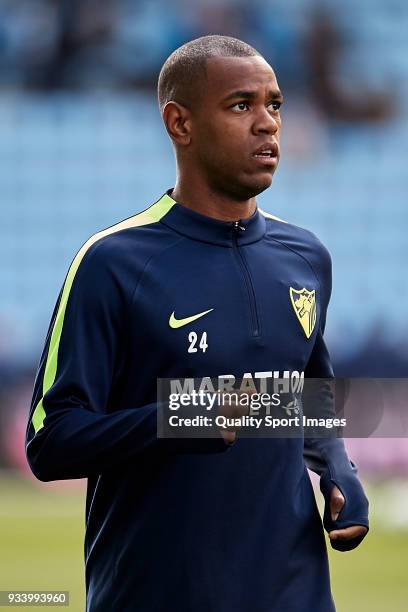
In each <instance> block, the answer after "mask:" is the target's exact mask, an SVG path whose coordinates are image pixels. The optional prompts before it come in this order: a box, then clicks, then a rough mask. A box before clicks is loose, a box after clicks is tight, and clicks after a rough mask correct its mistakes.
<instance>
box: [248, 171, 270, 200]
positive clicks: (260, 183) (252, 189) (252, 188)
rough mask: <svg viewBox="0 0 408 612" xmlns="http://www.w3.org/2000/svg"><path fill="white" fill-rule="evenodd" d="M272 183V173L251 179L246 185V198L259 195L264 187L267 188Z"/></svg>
mask: <svg viewBox="0 0 408 612" xmlns="http://www.w3.org/2000/svg"><path fill="white" fill-rule="evenodd" d="M271 185H272V174H268V175H267V176H263V177H262V178H258V180H256V181H252V182H251V184H250V185H248V186H247V190H248V193H250V195H248V198H254V197H255V196H257V195H259V194H260V193H262V192H263V191H265V189H268V187H270V186H271Z"/></svg>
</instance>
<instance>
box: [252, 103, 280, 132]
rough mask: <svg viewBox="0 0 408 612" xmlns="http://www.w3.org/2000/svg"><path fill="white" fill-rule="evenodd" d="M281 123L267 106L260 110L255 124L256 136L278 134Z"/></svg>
mask: <svg viewBox="0 0 408 612" xmlns="http://www.w3.org/2000/svg"><path fill="white" fill-rule="evenodd" d="M279 127H280V121H279V119H278V118H277V117H276V116H273V115H272V114H271V113H270V111H268V109H267V108H265V106H263V107H262V108H260V109H259V112H258V113H257V114H256V118H255V120H254V124H253V131H254V134H276V132H277V131H278V130H279Z"/></svg>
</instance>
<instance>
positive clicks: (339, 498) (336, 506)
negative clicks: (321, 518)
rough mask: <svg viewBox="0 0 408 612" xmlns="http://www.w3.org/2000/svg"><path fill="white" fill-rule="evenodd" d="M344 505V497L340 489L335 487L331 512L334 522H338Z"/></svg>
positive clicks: (331, 497) (331, 499) (332, 494)
mask: <svg viewBox="0 0 408 612" xmlns="http://www.w3.org/2000/svg"><path fill="white" fill-rule="evenodd" d="M344 504H345V499H344V496H343V494H342V493H341V491H340V489H339V488H338V487H336V485H335V486H334V487H333V490H332V492H331V496H330V512H331V518H332V521H337V519H338V516H339V514H340V510H341V509H342V508H343V506H344Z"/></svg>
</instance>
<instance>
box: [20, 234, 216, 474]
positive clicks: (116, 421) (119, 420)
mask: <svg viewBox="0 0 408 612" xmlns="http://www.w3.org/2000/svg"><path fill="white" fill-rule="evenodd" d="M101 242H103V241H101ZM99 244H100V243H98V244H97V245H96V246H94V247H93V248H92V249H90V250H88V251H87V253H86V254H85V256H84V257H83V258H82V259H81V260H80V262H78V259H74V262H73V264H72V265H71V268H70V270H69V272H68V275H67V277H66V280H65V283H64V286H63V289H62V291H61V294H60V297H59V300H58V303H57V306H56V308H55V311H54V315H53V318H52V321H51V325H50V328H49V332H48V337H47V340H46V343H45V347H44V351H43V355H42V358H41V362H40V366H39V370H38V374H37V378H36V382H35V388H34V396H33V401H32V406H31V410H30V418H29V423H28V427H27V432H26V455H27V459H28V462H29V465H30V467H31V469H32V471H33V473H34V474H35V476H36V477H37V478H39V479H40V480H45V481H48V480H62V479H70V478H84V477H88V476H91V475H95V474H100V473H101V472H103V471H104V470H108V469H111V468H113V467H115V466H116V465H119V464H121V463H124V462H126V461H129V460H131V459H132V458H135V457H136V456H138V455H140V454H142V453H145V452H151V451H154V452H156V451H157V452H161V451H166V452H173V451H175V452H196V453H200V452H204V453H207V452H223V451H224V450H225V449H226V448H227V445H226V444H225V443H224V441H223V440H222V439H221V438H220V439H209V440H163V439H159V438H158V437H157V404H156V403H155V402H153V403H149V404H147V405H143V406H135V407H134V408H133V407H132V408H130V409H129V408H128V409H122V410H121V409H120V406H114V407H112V406H111V396H112V390H113V388H114V386H115V385H117V384H118V382H117V376H118V371H119V370H120V367H121V364H122V365H123V360H124V359H126V342H127V338H126V323H127V316H128V304H127V295H126V291H125V290H124V288H123V287H122V286H121V284H120V282H119V281H118V277H117V273H116V270H115V269H114V268H113V266H112V265H110V263H109V260H107V258H106V252H105V250H104V249H98V246H99Z"/></svg>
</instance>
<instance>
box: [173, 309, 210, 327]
mask: <svg viewBox="0 0 408 612" xmlns="http://www.w3.org/2000/svg"><path fill="white" fill-rule="evenodd" d="M212 310H214V308H210V310H204V312H199V313H198V314H195V315H193V316H192V317H186V318H185V319H176V317H175V316H174V310H173V312H172V313H171V315H170V319H169V325H170V327H171V328H172V329H178V328H179V327H183V325H188V324H189V323H192V322H193V321H196V320H197V319H199V318H200V317H203V316H204V315H206V314H208V313H209V312H211V311H212Z"/></svg>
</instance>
